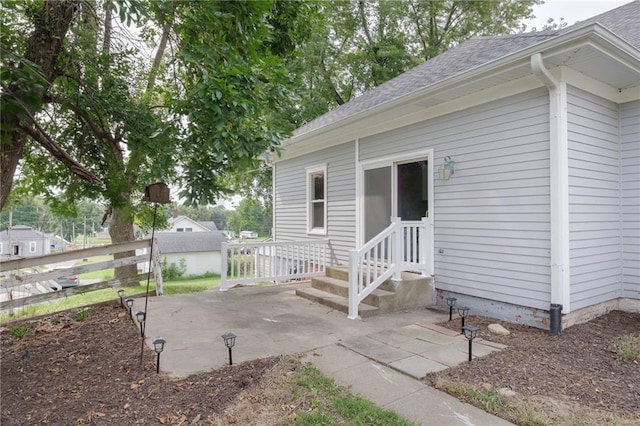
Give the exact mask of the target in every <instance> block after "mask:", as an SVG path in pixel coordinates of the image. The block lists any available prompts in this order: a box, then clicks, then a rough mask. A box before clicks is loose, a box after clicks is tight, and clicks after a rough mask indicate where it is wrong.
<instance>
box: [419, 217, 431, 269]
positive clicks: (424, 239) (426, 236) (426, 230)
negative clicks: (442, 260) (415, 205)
mask: <svg viewBox="0 0 640 426" xmlns="http://www.w3.org/2000/svg"><path fill="white" fill-rule="evenodd" d="M421 222H422V223H421V224H420V228H421V232H420V234H419V235H420V238H419V239H418V242H419V244H420V248H419V250H420V264H421V265H423V266H422V276H424V277H428V276H429V275H431V274H430V271H429V270H430V269H431V262H430V259H431V252H432V250H431V247H433V245H430V244H431V235H432V234H431V227H430V226H429V218H428V217H423V218H422V219H421Z"/></svg>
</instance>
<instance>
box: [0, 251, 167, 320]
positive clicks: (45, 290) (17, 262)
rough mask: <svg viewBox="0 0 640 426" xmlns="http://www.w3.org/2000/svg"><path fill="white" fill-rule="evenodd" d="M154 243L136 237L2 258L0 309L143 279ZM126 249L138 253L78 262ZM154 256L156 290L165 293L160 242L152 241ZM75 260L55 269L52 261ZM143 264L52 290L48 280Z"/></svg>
mask: <svg viewBox="0 0 640 426" xmlns="http://www.w3.org/2000/svg"><path fill="white" fill-rule="evenodd" d="M151 247H152V241H151V239H146V240H136V241H131V242H127V243H119V244H110V245H106V246H99V247H91V248H87V249H82V250H71V251H66V252H63V253H56V254H50V255H47V256H37V257H26V258H20V259H11V260H6V261H2V262H0V311H5V310H11V309H14V308H19V307H22V306H27V305H31V304H34V303H40V302H45V301H48V300H55V299H59V298H62V297H67V296H71V295H74V294H82V293H88V292H91V291H96V290H100V289H104V288H110V287H120V286H125V285H127V284H130V283H133V282H140V281H144V280H146V279H147V278H148V272H144V270H145V269H146V270H148V269H147V268H149V257H150V253H149V249H151ZM127 251H135V255H133V256H128V257H123V258H120V259H117V260H115V259H111V260H108V261H102V262H96V263H88V264H86V265H82V264H77V263H78V262H77V261H78V260H81V261H82V260H84V259H89V258H91V257H96V256H104V255H113V254H116V253H122V252H127ZM152 253H153V259H151V264H152V267H151V273H153V278H154V280H155V285H156V294H157V295H162V293H163V291H162V268H161V266H160V263H159V260H158V259H159V258H158V250H157V245H156V243H155V241H154V243H153V250H152ZM65 262H67V263H74V266H69V267H65V268H64V269H53V268H52V267H51V266H49V265H54V266H55V265H56V264H60V263H65ZM131 264H136V265H141V267H142V272H140V270H141V268H140V267H139V268H136V270H137V271H138V272H137V273H136V275H134V276H131V277H124V278H123V279H122V280H120V279H112V280H105V281H99V282H95V283H91V284H86V285H83V284H82V282H80V285H78V286H74V287H67V288H64V289H62V290H58V291H52V290H51V287H50V285H49V283H50V282H51V281H53V280H55V279H56V278H58V277H60V276H68V275H79V274H84V273H87V272H94V271H100V270H110V269H113V268H116V267H118V266H124V265H131Z"/></svg>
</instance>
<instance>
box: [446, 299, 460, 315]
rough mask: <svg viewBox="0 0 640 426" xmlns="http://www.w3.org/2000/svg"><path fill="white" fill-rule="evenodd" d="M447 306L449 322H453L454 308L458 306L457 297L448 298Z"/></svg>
mask: <svg viewBox="0 0 640 426" xmlns="http://www.w3.org/2000/svg"><path fill="white" fill-rule="evenodd" d="M446 300H447V306H448V307H449V321H451V319H452V316H453V307H454V306H456V300H458V299H456V298H455V297H447V299H446Z"/></svg>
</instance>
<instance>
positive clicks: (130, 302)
mask: <svg viewBox="0 0 640 426" xmlns="http://www.w3.org/2000/svg"><path fill="white" fill-rule="evenodd" d="M124 303H126V304H127V308H129V316H130V317H131V321H133V316H132V315H131V308H133V299H127V300H125V301H124Z"/></svg>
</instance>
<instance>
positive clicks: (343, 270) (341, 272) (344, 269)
mask: <svg viewBox="0 0 640 426" xmlns="http://www.w3.org/2000/svg"><path fill="white" fill-rule="evenodd" d="M326 275H327V277H331V278H337V279H339V280H342V281H349V267H348V266H328V267H327V269H326Z"/></svg>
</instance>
